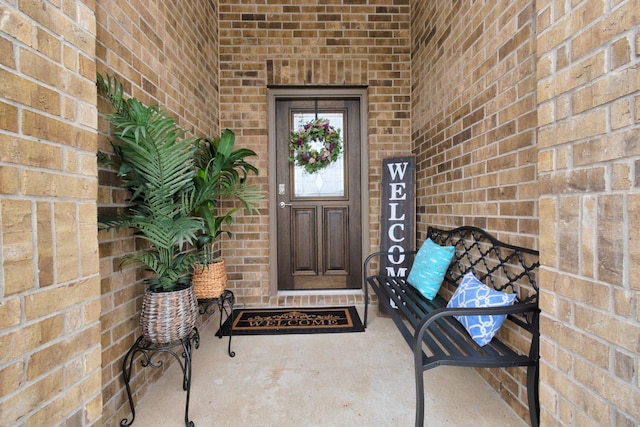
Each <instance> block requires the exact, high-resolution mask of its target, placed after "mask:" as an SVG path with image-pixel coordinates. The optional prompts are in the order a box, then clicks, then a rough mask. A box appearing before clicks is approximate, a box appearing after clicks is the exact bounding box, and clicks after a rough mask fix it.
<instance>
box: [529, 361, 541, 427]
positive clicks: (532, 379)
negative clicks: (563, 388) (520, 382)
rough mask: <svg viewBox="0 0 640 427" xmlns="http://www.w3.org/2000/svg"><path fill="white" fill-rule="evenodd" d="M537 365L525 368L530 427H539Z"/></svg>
mask: <svg viewBox="0 0 640 427" xmlns="http://www.w3.org/2000/svg"><path fill="white" fill-rule="evenodd" d="M539 363H540V362H537V363H536V364H535V365H533V366H529V367H528V368H527V398H528V400H529V417H530V418H531V427H538V425H540V400H539V396H538V380H539V373H538V369H539Z"/></svg>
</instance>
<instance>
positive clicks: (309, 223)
mask: <svg viewBox="0 0 640 427" xmlns="http://www.w3.org/2000/svg"><path fill="white" fill-rule="evenodd" d="M275 114H276V118H275V122H276V158H277V161H276V162H277V165H276V195H277V203H276V211H277V248H278V265H277V269H278V274H277V281H278V289H279V290H309V289H357V288H360V287H361V286H362V285H361V271H360V270H361V261H362V259H361V258H362V257H361V250H362V249H361V248H362V218H361V203H360V193H361V191H362V188H361V182H360V160H361V155H362V154H361V146H360V144H361V129H360V100H359V99H349V98H347V99H341V98H336V99H326V98H323V99H317V100H314V99H277V100H276V104H275ZM316 118H324V119H327V120H329V122H330V124H331V126H333V127H334V128H335V129H339V130H340V135H341V136H342V142H343V152H342V154H341V155H340V157H339V158H338V160H337V161H335V162H334V163H332V164H331V165H330V166H328V167H325V168H324V169H321V170H320V171H318V172H315V173H312V174H309V173H307V172H305V171H304V169H303V168H302V167H300V166H297V165H296V166H294V165H293V163H291V162H290V161H289V160H288V158H289V137H290V134H291V132H292V131H293V130H295V129H298V128H299V127H301V126H302V125H304V124H305V123H308V122H309V121H311V120H314V119H316Z"/></svg>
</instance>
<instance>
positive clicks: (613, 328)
mask: <svg viewBox="0 0 640 427" xmlns="http://www.w3.org/2000/svg"><path fill="white" fill-rule="evenodd" d="M639 11H640V2H639V1H637V0H636V1H608V0H607V1H585V2H572V5H570V4H569V3H559V2H551V1H539V2H537V12H536V26H537V33H538V34H537V56H538V65H537V69H538V73H537V74H538V82H537V101H538V104H539V105H538V122H539V132H538V147H539V155H538V170H539V181H540V186H539V188H540V250H541V262H542V268H541V275H540V276H541V280H540V281H541V283H542V284H543V294H542V299H541V309H542V310H543V318H542V325H541V328H542V368H541V378H540V382H541V405H542V416H541V419H542V425H545V426H553V425H572V426H587V425H593V426H595V425H615V426H637V425H639V424H640V389H639V388H638V383H639V380H640V356H639V355H640V282H639V281H638V273H640V269H639V267H638V266H639V265H640V249H638V244H637V236H638V229H639V228H640V214H639V212H640V204H639V201H640V188H639V186H640V179H639V177H640V167H639V165H640V136H639V135H640V132H639V128H640V78H639V76H640V73H639V72H638V67H639V65H640V15H639Z"/></svg>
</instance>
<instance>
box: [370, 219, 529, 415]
mask: <svg viewBox="0 0 640 427" xmlns="http://www.w3.org/2000/svg"><path fill="white" fill-rule="evenodd" d="M427 237H428V238H430V239H431V240H432V241H434V242H435V243H437V244H439V245H443V246H455V248H456V251H455V254H454V256H453V259H452V261H451V264H450V266H449V269H448V271H447V274H446V276H445V279H444V282H443V285H442V287H441V288H440V291H439V292H438V295H437V296H436V297H435V298H434V299H433V301H430V300H428V299H426V298H425V297H423V296H422V294H421V293H420V292H418V291H417V290H416V289H415V288H414V287H413V286H411V285H409V284H408V283H407V281H406V279H405V278H404V277H392V276H389V275H386V274H384V273H380V274H372V273H371V272H370V270H371V268H372V266H370V264H371V262H372V261H373V260H374V259H376V258H378V259H379V257H380V256H383V255H395V256H398V255H399V254H398V252H395V253H389V252H376V253H373V254H371V255H369V256H368V257H367V258H366V260H365V262H364V275H363V277H365V278H366V279H365V312H364V325H365V327H366V326H367V317H368V302H369V291H368V288H369V286H371V288H372V289H373V290H374V291H375V293H376V295H377V296H378V299H379V304H380V308H381V310H382V311H383V312H386V313H388V314H389V315H390V316H391V318H392V319H393V322H394V323H395V325H396V326H397V327H398V329H399V330H400V332H401V333H402V336H403V337H404V339H405V340H406V341H407V344H409V346H410V348H411V349H412V350H413V353H414V363H415V377H416V426H422V425H423V424H424V375H423V372H424V371H426V370H427V369H431V368H435V367H436V366H439V365H453V366H469V367H484V368H497V367H514V366H526V367H527V395H528V396H527V397H528V404H529V413H530V418H531V425H532V426H534V427H535V426H538V423H539V414H540V406H539V400H538V365H539V339H540V330H539V313H540V310H539V308H538V285H537V282H536V274H537V272H536V269H537V267H538V266H539V262H538V251H535V250H532V249H527V248H522V247H517V246H513V245H509V244H507V243H503V242H500V241H499V240H497V239H496V238H494V237H493V236H491V235H489V234H488V233H486V232H485V231H484V230H482V229H479V228H476V227H459V228H456V229H453V230H440V229H437V228H434V227H430V228H429V229H428V231H427ZM416 252H417V251H411V252H405V253H404V254H405V256H410V257H412V259H413V256H414V255H415V254H416ZM467 272H473V273H474V275H475V276H476V277H477V278H478V279H479V280H480V281H481V282H483V283H485V284H486V285H487V286H489V287H493V288H494V289H496V290H498V291H503V292H509V293H515V294H516V299H515V302H514V304H513V305H512V306H508V307H491V308H447V301H448V300H449V298H450V297H451V295H452V294H453V292H454V291H455V289H456V287H457V286H458V284H459V283H460V281H461V280H462V277H463V276H464V275H465V274H466V273H467ZM392 302H393V303H392ZM392 304H393V305H395V308H394V307H393V306H392ZM481 314H486V315H496V314H506V315H507V319H506V321H505V322H504V324H503V326H502V328H510V329H511V330H512V331H513V332H514V333H515V334H519V335H520V336H522V337H523V338H522V339H520V338H519V339H518V341H520V342H525V343H527V344H528V349H515V348H514V347H513V346H512V345H509V344H507V343H505V342H504V341H501V340H500V339H499V338H498V336H495V337H494V338H493V339H492V340H491V342H490V343H489V344H486V345H485V346H482V347H481V346H479V345H478V344H476V343H475V342H474V341H473V339H472V338H471V336H470V335H469V334H468V332H467V331H466V330H465V329H464V327H463V326H462V325H461V324H460V322H458V321H457V320H456V319H455V318H454V317H453V316H454V315H455V316H460V315H481ZM498 335H500V334H498Z"/></svg>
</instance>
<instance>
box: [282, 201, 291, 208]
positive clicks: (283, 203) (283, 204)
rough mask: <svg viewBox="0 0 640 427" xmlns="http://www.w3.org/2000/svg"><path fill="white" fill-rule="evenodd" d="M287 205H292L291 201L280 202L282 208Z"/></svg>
mask: <svg viewBox="0 0 640 427" xmlns="http://www.w3.org/2000/svg"><path fill="white" fill-rule="evenodd" d="M285 206H291V203H285V202H280V208H281V209H284V208H285Z"/></svg>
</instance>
